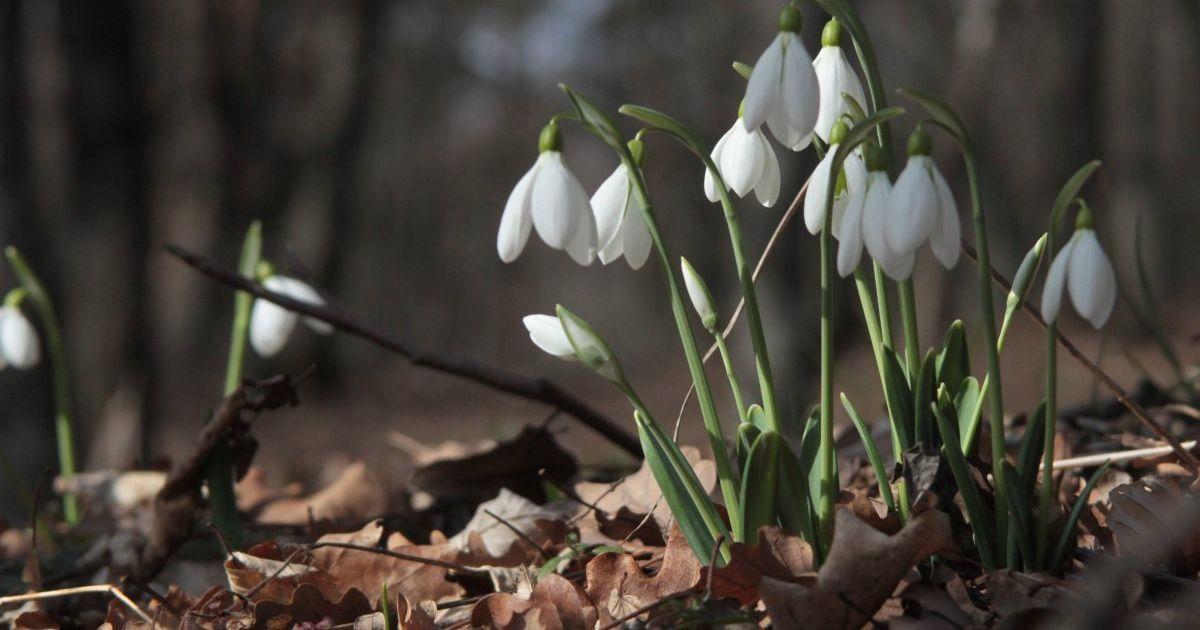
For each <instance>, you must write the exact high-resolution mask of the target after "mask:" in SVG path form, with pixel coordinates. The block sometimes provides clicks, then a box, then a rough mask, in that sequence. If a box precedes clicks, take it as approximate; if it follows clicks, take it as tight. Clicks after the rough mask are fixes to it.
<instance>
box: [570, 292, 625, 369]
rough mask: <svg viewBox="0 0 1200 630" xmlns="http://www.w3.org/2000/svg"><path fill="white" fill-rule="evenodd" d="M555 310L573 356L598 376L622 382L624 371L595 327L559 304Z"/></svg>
mask: <svg viewBox="0 0 1200 630" xmlns="http://www.w3.org/2000/svg"><path fill="white" fill-rule="evenodd" d="M557 312H558V321H559V322H561V323H562V327H563V332H565V333H567V340H568V341H570V342H571V347H572V348H574V349H575V358H577V359H579V361H580V363H583V364H584V365H586V366H588V367H589V368H591V369H592V370H593V371H595V372H596V373H597V374H599V375H600V376H603V377H604V378H606V379H608V380H610V381H612V382H614V383H617V384H623V383H624V382H625V373H624V372H623V371H622V370H621V365H620V364H619V363H617V358H616V356H614V355H613V351H612V348H609V347H608V344H607V343H605V342H604V340H603V339H601V338H600V335H598V334H596V331H595V329H593V328H592V327H591V326H590V325H589V324H588V323H587V322H585V321H583V319H581V318H580V317H579V316H578V315H576V314H575V313H572V312H571V311H569V310H567V309H566V308H564V307H563V306H562V305H561V304H560V305H558V311H557Z"/></svg>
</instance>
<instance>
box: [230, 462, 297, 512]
mask: <svg viewBox="0 0 1200 630" xmlns="http://www.w3.org/2000/svg"><path fill="white" fill-rule="evenodd" d="M302 492H303V487H302V486H301V485H300V484H299V483H297V482H292V483H289V484H287V485H285V486H282V487H280V486H273V485H271V484H269V483H267V471H265V470H263V469H262V468H259V467H257V466H251V467H250V470H247V471H246V476H244V477H242V478H241V479H239V480H238V482H237V484H236V485H235V486H234V494H235V495H236V496H237V507H238V510H239V511H241V512H246V513H252V512H254V511H256V510H258V509H260V508H262V507H263V506H265V505H267V504H269V503H271V502H274V501H278V500H280V499H294V498H296V497H298V496H300V494H301V493H302Z"/></svg>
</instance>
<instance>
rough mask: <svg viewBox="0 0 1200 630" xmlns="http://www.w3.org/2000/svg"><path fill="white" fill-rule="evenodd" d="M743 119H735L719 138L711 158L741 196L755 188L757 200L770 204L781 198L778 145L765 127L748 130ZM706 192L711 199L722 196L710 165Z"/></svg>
mask: <svg viewBox="0 0 1200 630" xmlns="http://www.w3.org/2000/svg"><path fill="white" fill-rule="evenodd" d="M742 120H743V119H742V118H738V119H737V120H736V121H734V123H733V126H732V127H730V128H729V131H726V132H725V135H723V136H721V139H720V140H718V141H717V146H715V147H713V150H712V156H711V157H712V161H713V164H716V166H717V170H719V171H720V172H721V179H723V180H725V185H726V186H728V187H729V189H730V190H733V192H735V193H737V195H738V196H739V197H745V196H746V193H748V192H750V191H751V190H753V191H754V196H755V197H757V198H758V202H759V203H761V204H762V205H764V206H766V207H768V208H769V207H771V206H773V205H775V202H776V201H777V200H778V199H779V181H780V179H779V178H780V174H779V158H777V157H775V149H772V148H771V143H770V142H767V137H766V136H764V135H763V133H762V131H760V130H757V129H756V130H754V131H746V128H745V126H744V125H742V124H741V123H742ZM704 194H705V195H707V196H708V200H709V201H717V200H719V199H720V198H721V197H720V191H718V190H717V183H716V179H715V178H714V177H713V175H712V172H710V171H709V170H708V169H707V168H706V169H704Z"/></svg>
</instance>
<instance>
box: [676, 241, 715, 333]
mask: <svg viewBox="0 0 1200 630" xmlns="http://www.w3.org/2000/svg"><path fill="white" fill-rule="evenodd" d="M679 267H680V269H682V270H683V286H685V287H687V293H688V298H690V299H691V300H692V307H693V308H695V309H696V314H697V315H699V316H700V323H702V324H704V329H705V330H707V331H709V332H711V333H713V334H716V333H717V332H718V331H717V327H718V326H719V325H720V319H719V318H718V317H717V307H716V306H714V305H713V297H712V293H711V292H709V290H708V284H706V283H705V282H704V279H703V278H701V277H700V274H698V273H696V268H695V267H692V263H690V262H688V259H686V258H680V259H679Z"/></svg>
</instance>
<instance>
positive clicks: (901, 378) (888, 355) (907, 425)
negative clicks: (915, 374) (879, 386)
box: [883, 348, 913, 451]
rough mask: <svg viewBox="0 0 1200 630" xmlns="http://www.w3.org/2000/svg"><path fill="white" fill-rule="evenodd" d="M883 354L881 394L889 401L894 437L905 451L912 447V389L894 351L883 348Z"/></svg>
mask: <svg viewBox="0 0 1200 630" xmlns="http://www.w3.org/2000/svg"><path fill="white" fill-rule="evenodd" d="M883 355H884V369H885V371H886V373H887V378H886V379H884V380H885V382H884V384H883V387H884V390H883V395H884V396H886V397H887V398H888V401H889V402H890V403H891V404H890V405H889V408H890V409H892V413H893V416H894V417H893V418H892V431H894V432H895V433H896V437H897V439H899V441H900V448H901V451H905V450H908V449H909V448H912V445H913V437H912V436H913V395H912V390H911V389H909V387H908V377H907V376H906V375H905V374H904V368H902V367H900V360H899V359H898V358H896V353H895V352H894V351H893V350H892V349H891V348H884V349H883Z"/></svg>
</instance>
